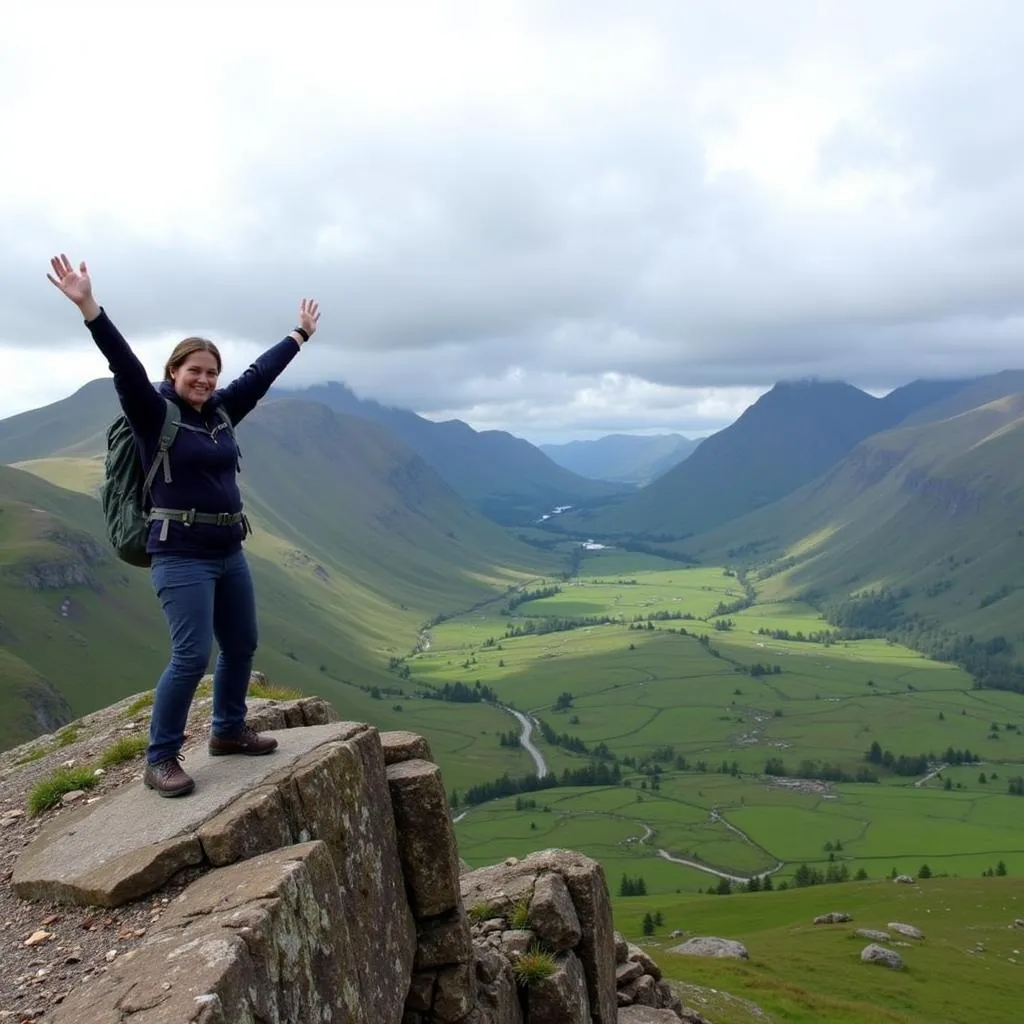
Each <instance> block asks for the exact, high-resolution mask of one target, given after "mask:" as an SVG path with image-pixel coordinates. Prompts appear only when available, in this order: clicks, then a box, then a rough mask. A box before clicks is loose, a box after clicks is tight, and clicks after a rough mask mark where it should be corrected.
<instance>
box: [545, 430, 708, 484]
mask: <svg viewBox="0 0 1024 1024" xmlns="http://www.w3.org/2000/svg"><path fill="white" fill-rule="evenodd" d="M699 444H700V439H697V440H691V439H690V438H688V437H684V436H683V435H682V434H657V435H654V436H651V437H643V436H641V435H638V434H608V435H607V436H606V437H600V438H598V439H597V440H596V441H569V442H568V443H566V444H542V445H540V450H541V451H542V452H543V453H544V454H545V455H547V456H548V458H550V459H551V460H552V461H553V462H556V463H558V465H559V466H563V467H564V468H565V469H568V470H571V471H572V472H573V473H577V474H579V475H580V476H585V477H588V478H589V479H591V480H610V481H612V482H614V483H623V484H636V485H637V486H639V487H643V486H645V485H646V484H649V483H650V482H651V481H652V480H655V479H656V478H657V477H659V476H661V475H662V474H663V473H666V472H668V470H670V469H671V468H672V467H673V466H676V465H678V464H679V463H680V462H682V461H683V460H684V459H685V458H687V457H688V456H689V455H691V454H692V453H693V451H694V450H695V449H696V447H697V445H699Z"/></svg>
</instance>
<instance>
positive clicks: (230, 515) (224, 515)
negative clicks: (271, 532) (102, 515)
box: [147, 508, 252, 540]
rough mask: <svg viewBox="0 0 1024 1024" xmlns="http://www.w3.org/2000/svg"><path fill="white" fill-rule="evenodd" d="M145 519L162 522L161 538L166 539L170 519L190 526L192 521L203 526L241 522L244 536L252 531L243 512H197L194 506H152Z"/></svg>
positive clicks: (228, 524)
mask: <svg viewBox="0 0 1024 1024" xmlns="http://www.w3.org/2000/svg"><path fill="white" fill-rule="evenodd" d="M147 519H148V521H149V522H153V521H154V520H155V521H157V522H160V521H162V522H163V525H162V526H161V527H160V539H161V540H167V529H168V524H170V523H171V522H172V521H173V522H176V523H184V524H185V526H191V525H192V524H193V523H201V524H203V525H204V526H234V525H235V524H236V523H241V524H242V525H243V527H244V528H245V530H244V536H248V535H249V534H250V533H252V527H251V526H250V525H249V520H248V518H247V517H246V515H245V513H244V512H197V511H196V510H195V509H194V508H192V509H180V508H153V509H150V511H149V515H148V516H147Z"/></svg>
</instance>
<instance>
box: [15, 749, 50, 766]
mask: <svg viewBox="0 0 1024 1024" xmlns="http://www.w3.org/2000/svg"><path fill="white" fill-rule="evenodd" d="M44 757H46V750H45V748H43V747H34V748H33V749H32V750H30V751H29V752H28V753H27V754H23V755H22V756H21V757H19V758H18V760H17V762H16V763H17V764H19V765H21V764H31V763H32V762H33V761H38V760H40V759H41V758H44Z"/></svg>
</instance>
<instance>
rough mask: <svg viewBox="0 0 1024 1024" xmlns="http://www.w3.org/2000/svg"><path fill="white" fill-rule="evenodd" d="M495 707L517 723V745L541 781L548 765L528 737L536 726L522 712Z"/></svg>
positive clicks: (498, 705)
mask: <svg viewBox="0 0 1024 1024" xmlns="http://www.w3.org/2000/svg"><path fill="white" fill-rule="evenodd" d="M495 706H496V707H498V708H500V709H501V710H502V711H506V712H508V714H510V715H512V717H513V718H515V719H516V721H518V722H519V726H520V728H521V730H522V731H521V732H520V734H519V745H520V746H521V747H522V748H523V750H525V751H526V752H527V753H528V754H529V755H530V757H532V758H533V763H534V765H535V766H536V768H537V778H538V779H543V778H544V776H545V775H547V774H548V765H547V762H546V761H545V760H544V755H543V754H542V753H541V752H540V751H539V750H538V749H537V748H536V747H535V746H534V744H533V740H532V739H530V737H531V736H532V735H533V727H534V725H535V724H536V723H535V722H534V720H533V719H532V718H531V717H530V716H529V715H524V714H523V713H522V711H516V710H515V708H509V707H506V706H505V705H504V704H497V705H495ZM467 814H469V810H468V809H467V810H465V811H463V812H462V813H461V814H460V815H458V817H456V818H452V823H453V824H455V825H457V824H458V823H459V822H460V821H462V819H463V818H464V817H465V816H466V815H467Z"/></svg>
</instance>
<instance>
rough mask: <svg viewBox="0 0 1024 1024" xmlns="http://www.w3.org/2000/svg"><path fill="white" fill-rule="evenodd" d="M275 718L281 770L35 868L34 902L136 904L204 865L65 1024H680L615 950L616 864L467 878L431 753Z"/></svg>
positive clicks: (646, 963)
mask: <svg viewBox="0 0 1024 1024" xmlns="http://www.w3.org/2000/svg"><path fill="white" fill-rule="evenodd" d="M260 715H262V720H260ZM255 719H256V720H255V724H257V726H258V727H261V728H267V727H270V728H273V729H276V730H277V735H278V738H279V740H280V744H281V745H280V748H279V750H278V751H277V752H276V754H275V755H274V756H273V757H270V758H259V759H255V760H254V759H245V758H235V759H217V760H218V761H219V762H224V761H230V762H231V764H230V765H229V766H228V767H227V768H225V766H224V765H223V763H221V764H217V765H209V766H207V765H206V763H205V762H203V760H202V758H201V757H197V763H196V764H195V765H193V761H192V760H190V762H189V767H190V771H192V772H193V774H194V775H195V777H196V778H197V783H198V785H197V791H196V794H194V795H193V796H191V797H188V798H186V799H184V800H175V801H163V800H159V799H158V798H156V797H155V796H153V795H152V794H148V793H146V792H145V791H143V790H142V788H141V787H135V786H132V787H128V788H127V789H124V790H122V791H119V792H117V793H115V794H112V795H110V796H109V797H105V798H104V799H103V800H101V801H98V802H97V803H96V804H95V805H94V806H93V807H90V808H88V809H85V811H84V812H82V813H77V812H76V813H75V814H74V815H73V816H72V815H68V816H65V815H60V816H58V817H57V818H56V819H54V823H53V826H52V827H49V828H46V829H43V830H42V831H41V833H40V836H39V838H38V839H37V840H35V842H34V843H33V844H32V845H30V846H29V847H28V848H27V849H26V851H25V852H24V854H23V855H22V857H21V859H20V860H19V862H18V865H17V867H16V870H15V875H14V878H13V879H12V885H13V887H14V889H15V891H16V892H17V893H18V894H19V895H21V896H22V897H23V898H26V899H48V900H53V899H56V900H64V901H72V902H77V903H95V904H97V905H102V906H116V905H118V904H119V903H123V902H125V901H126V900H132V899H138V898H140V897H142V896H148V895H151V894H153V893H154V892H159V891H160V887H161V886H162V885H164V884H165V883H166V882H167V880H168V878H169V877H170V876H171V875H173V873H174V872H175V871H177V870H179V869H180V868H181V866H182V865H183V864H185V865H188V868H187V869H188V870H190V871H193V872H195V873H196V874H197V875H198V877H197V879H196V880H195V881H193V882H192V883H191V884H190V885H188V886H187V887H186V888H185V889H184V890H183V891H182V894H181V895H180V896H179V897H178V898H177V899H176V900H175V901H174V902H173V904H172V905H171V908H170V912H169V913H168V914H167V915H166V916H165V917H164V918H163V919H162V920H161V921H160V922H159V925H158V926H156V927H155V928H153V929H152V930H151V931H150V932H149V934H147V936H146V938H145V940H144V941H143V943H142V945H141V946H140V947H139V948H138V949H136V950H134V951H133V953H131V954H129V955H126V956H123V957H121V958H118V959H117V961H116V962H115V963H113V964H112V965H111V968H110V969H109V970H108V971H107V972H106V973H104V974H102V975H101V976H99V977H97V978H94V979H91V980H89V981H88V982H85V983H84V984H82V985H81V986H79V987H78V988H77V989H74V990H73V991H72V992H71V993H70V994H69V996H68V997H67V999H66V1000H65V1001H64V1002H63V1004H62V1005H61V1006H60V1007H59V1008H57V1009H56V1011H55V1012H54V1013H53V1015H52V1016H51V1017H50V1018H48V1020H49V1021H51V1022H52V1024H70V1022H77V1021H83V1020H90V1021H97V1022H99V1024H107V1022H110V1024H113V1022H115V1021H116V1022H123V1021H130V1022H132V1024H177V1022H196V1024H229V1022H232V1024H234V1022H238V1024H244V1022H250V1024H255V1022H260V1024H286V1022H295V1021H310V1022H313V1021H331V1022H345V1024H458V1022H464V1024H556V1022H557V1024H617V1022H618V1020H619V1007H620V1005H623V1004H625V1003H634V1002H636V1003H640V1002H643V1003H644V1004H646V1005H647V1006H648V1007H650V1008H652V1012H656V1013H658V1014H659V1016H657V1017H653V1016H652V1017H650V1019H651V1020H654V1019H658V1020H661V1019H663V1018H662V1017H661V1016H660V1014H661V1013H666V1014H669V1016H668V1017H665V1018H664V1019H666V1020H667V1019H677V1020H678V1019H680V1017H681V1016H682V1012H681V1010H680V1009H679V1006H678V1000H674V998H673V997H672V994H671V992H670V991H669V990H668V988H667V986H666V985H665V984H664V982H662V981H661V979H660V974H658V973H657V967H656V965H654V964H653V961H650V960H649V958H646V957H645V955H644V954H643V953H642V951H641V950H639V949H637V948H636V947H628V946H627V945H626V944H625V943H624V942H623V940H622V939H621V937H619V936H617V935H616V934H615V933H614V931H613V928H612V916H611V906H610V902H609V897H608V888H607V885H606V882H605V877H604V873H603V870H602V868H601V866H600V864H598V863H597V862H596V861H593V860H591V859H589V858H587V857H584V856H582V855H580V854H578V853H573V852H570V851H563V850H547V851H542V852H540V853H536V854H533V855H531V856H529V857H527V858H525V859H523V860H521V861H518V860H514V859H513V860H509V861H507V862H505V863H504V864H500V865H495V866H493V867H488V868H482V869H480V870H477V871H463V872H461V873H460V861H459V857H458V849H457V845H456V840H455V834H454V830H453V827H452V822H451V815H450V812H449V810H448V806H447V800H446V795H445V787H444V783H443V780H442V778H441V771H440V769H439V768H438V766H437V765H436V764H434V763H433V761H432V760H431V754H430V749H429V746H428V745H427V743H426V741H425V740H424V739H423V738H422V737H420V736H417V735H415V734H412V733H405V732H392V733H378V732H377V730H376V729H374V728H372V727H370V726H366V725H362V724H358V723H342V722H337V721H335V719H336V716H335V715H334V713H333V711H332V709H330V707H329V706H328V705H326V704H324V703H323V702H320V701H316V700H310V699H308V698H307V699H305V700H303V701H301V702H287V703H280V704H272V705H268V706H267V707H265V708H264V709H263V711H262V712H259V713H257V716H255ZM232 772H233V773H234V774H232ZM119 821H120V822H121V824H122V825H123V826H126V827H127V825H128V823H129V822H130V823H131V827H130V828H128V829H127V831H129V832H130V833H131V835H130V836H128V837H127V838H125V837H124V836H123V835H121V833H120V832H118V822H119ZM115 835H117V837H118V838H117V841H114V840H113V839H112V837H113V836H115ZM90 837H91V838H90ZM169 850H173V851H179V852H180V851H187V852H188V856H187V857H184V858H183V857H182V856H181V855H180V854H179V855H178V856H177V858H176V857H175V856H169V854H168V851H169ZM623 1012H624V1014H625V1012H626V1011H623ZM622 1019H623V1020H626V1019H631V1020H637V1021H639V1020H642V1019H644V1018H643V1017H639V1016H636V1015H634V1016H633V1017H631V1018H627V1017H626V1016H623V1018H622Z"/></svg>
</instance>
